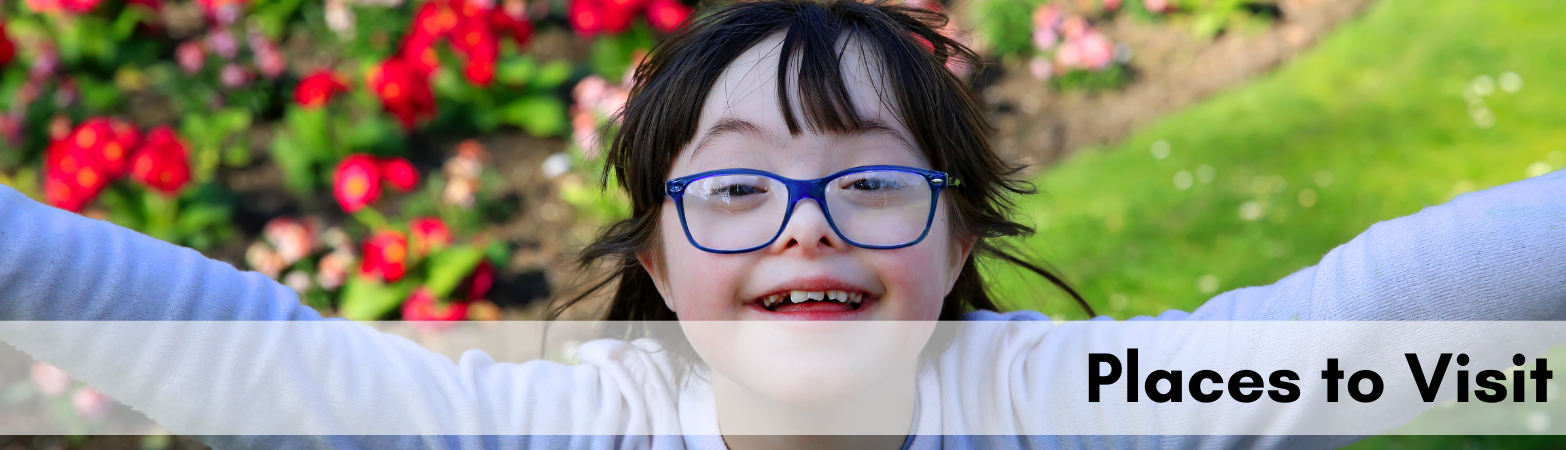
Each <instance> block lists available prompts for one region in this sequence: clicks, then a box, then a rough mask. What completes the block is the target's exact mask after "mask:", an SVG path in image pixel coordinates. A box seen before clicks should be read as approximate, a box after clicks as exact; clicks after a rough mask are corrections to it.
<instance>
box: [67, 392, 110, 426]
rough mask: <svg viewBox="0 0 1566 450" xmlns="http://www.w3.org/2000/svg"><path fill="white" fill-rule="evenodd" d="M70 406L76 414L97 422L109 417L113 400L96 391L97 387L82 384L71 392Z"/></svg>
mask: <svg viewBox="0 0 1566 450" xmlns="http://www.w3.org/2000/svg"><path fill="white" fill-rule="evenodd" d="M71 407H72V408H75V409H76V415H78V416H81V417H82V418H83V419H87V420H88V421H92V422H97V421H100V420H103V419H104V418H106V417H109V413H110V412H112V411H114V400H112V399H110V398H109V397H108V396H106V395H103V394H100V393H98V390H97V389H93V388H90V387H87V386H82V387H80V388H77V389H76V393H74V394H71Z"/></svg>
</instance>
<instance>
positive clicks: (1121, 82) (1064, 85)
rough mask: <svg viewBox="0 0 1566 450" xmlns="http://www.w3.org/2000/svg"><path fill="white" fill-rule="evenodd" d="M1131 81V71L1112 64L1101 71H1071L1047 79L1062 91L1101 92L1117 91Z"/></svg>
mask: <svg viewBox="0 0 1566 450" xmlns="http://www.w3.org/2000/svg"><path fill="white" fill-rule="evenodd" d="M1130 81H1131V69H1129V68H1127V67H1126V66H1123V65H1119V64H1114V65H1110V66H1109V67H1108V68H1106V69H1104V70H1102V71H1092V70H1073V71H1070V72H1066V73H1065V74H1061V75H1057V76H1055V77H1052V78H1050V79H1049V82H1050V84H1051V85H1053V86H1054V87H1055V88H1056V89H1059V90H1062V91H1086V92H1103V91H1111V90H1115V89H1119V88H1120V87H1121V86H1125V84H1126V83H1128V82H1130Z"/></svg>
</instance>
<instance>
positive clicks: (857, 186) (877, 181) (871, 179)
mask: <svg viewBox="0 0 1566 450" xmlns="http://www.w3.org/2000/svg"><path fill="white" fill-rule="evenodd" d="M902 187H903V184H902V183H901V182H899V181H897V180H892V179H888V178H882V177H876V176H867V177H864V178H860V179H857V180H853V181H851V182H849V184H848V186H844V187H843V189H849V190H857V191H872V192H873V191H887V190H894V189H901V188H902Z"/></svg>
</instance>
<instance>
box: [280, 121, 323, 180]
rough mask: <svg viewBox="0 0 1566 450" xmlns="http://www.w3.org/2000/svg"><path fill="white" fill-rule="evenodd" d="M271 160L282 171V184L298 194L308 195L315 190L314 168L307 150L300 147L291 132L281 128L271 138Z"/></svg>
mask: <svg viewBox="0 0 1566 450" xmlns="http://www.w3.org/2000/svg"><path fill="white" fill-rule="evenodd" d="M272 161H274V162H276V163H277V165H278V168H280V169H282V172H283V185H284V186H286V187H288V189H289V190H290V191H292V192H294V193H295V194H298V195H308V194H309V193H310V192H311V191H314V190H315V183H316V181H315V168H314V165H313V164H312V163H311V161H312V160H311V159H310V156H309V155H308V154H307V151H306V150H305V149H304V148H302V147H300V145H299V142H298V141H296V140H295V138H294V135H293V133H291V132H289V130H283V131H282V132H279V133H277V136H276V137H274V138H272Z"/></svg>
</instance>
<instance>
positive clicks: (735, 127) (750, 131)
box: [691, 117, 917, 157]
mask: <svg viewBox="0 0 1566 450" xmlns="http://www.w3.org/2000/svg"><path fill="white" fill-rule="evenodd" d="M860 123H861V125H863V126H861V127H860V128H859V129H856V130H846V131H834V132H829V133H827V135H829V136H834V137H839V138H848V137H856V136H864V135H870V134H879V135H885V136H889V137H891V138H893V139H896V140H897V142H898V143H900V144H902V145H903V146H904V147H907V148H908V149H909V150H915V149H917V147H915V146H914V145H913V143H911V142H909V141H908V138H905V137H903V135H902V133H898V132H897V129H895V128H892V127H890V126H887V125H886V124H884V123H881V122H880V121H877V120H874V119H864V120H861V121H860ZM728 134H741V135H746V136H750V137H753V138H756V139H761V140H765V141H769V142H772V143H774V145H776V146H779V147H781V146H782V145H781V142H782V141H783V140H782V139H780V138H779V137H778V136H776V135H772V134H769V133H767V132H766V131H763V130H762V129H761V127H760V126H758V125H756V124H755V123H753V122H751V121H748V120H745V119H740V118H737V117H724V118H722V119H719V120H718V123H716V124H713V126H712V128H711V129H708V130H707V133H706V134H703V135H702V137H701V140H698V141H697V142H696V147H694V148H692V149H691V156H692V157H695V156H696V153H697V152H700V151H701V150H702V149H704V148H707V146H709V145H711V144H712V142H713V141H716V140H718V138H720V137H723V136H724V135H728Z"/></svg>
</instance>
